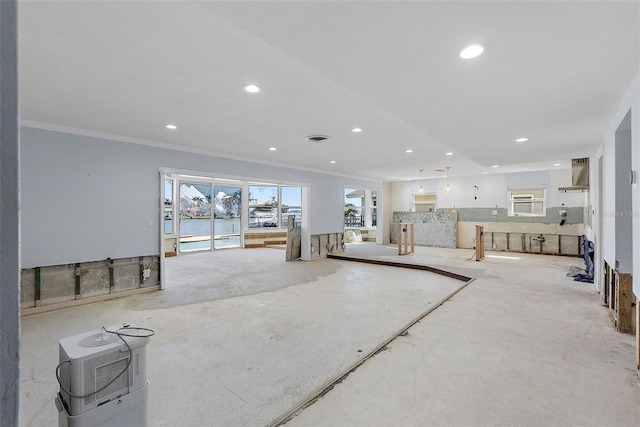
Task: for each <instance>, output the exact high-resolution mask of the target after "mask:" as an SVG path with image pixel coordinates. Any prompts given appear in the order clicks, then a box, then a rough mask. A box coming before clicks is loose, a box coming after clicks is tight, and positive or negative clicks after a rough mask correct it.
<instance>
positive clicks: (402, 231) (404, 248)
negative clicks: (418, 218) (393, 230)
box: [398, 223, 415, 255]
mask: <svg viewBox="0 0 640 427" xmlns="http://www.w3.org/2000/svg"><path fill="white" fill-rule="evenodd" d="M409 243H411V251H409ZM414 251H415V240H414V237H413V223H400V224H398V255H407V254H410V253H413V252H414Z"/></svg>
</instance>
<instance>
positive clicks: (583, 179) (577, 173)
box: [558, 157, 589, 191]
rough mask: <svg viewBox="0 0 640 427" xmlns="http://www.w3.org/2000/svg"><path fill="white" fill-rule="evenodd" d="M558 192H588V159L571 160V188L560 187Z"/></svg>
mask: <svg viewBox="0 0 640 427" xmlns="http://www.w3.org/2000/svg"><path fill="white" fill-rule="evenodd" d="M558 190H560V191H589V158H588V157H583V158H582V159H573V160H571V187H560V188H558Z"/></svg>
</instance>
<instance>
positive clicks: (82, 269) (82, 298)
mask: <svg viewBox="0 0 640 427" xmlns="http://www.w3.org/2000/svg"><path fill="white" fill-rule="evenodd" d="M156 289H160V258H159V256H158V255H152V256H141V257H132V258H120V259H110V258H107V259H106V260H104V261H93V262H83V263H77V264H64V265H53V266H47V267H35V268H25V269H23V270H22V272H21V284H20V308H21V314H22V315H26V314H33V313H37V312H41V311H49V310H52V309H57V308H64V307H69V306H72V305H78V304H85V303H90V302H96V301H103V300H107V299H112V298H118V297H121V296H125V295H130V294H132V293H138V292H146V291H151V290H156Z"/></svg>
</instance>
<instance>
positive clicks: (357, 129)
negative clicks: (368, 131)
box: [351, 128, 362, 133]
mask: <svg viewBox="0 0 640 427" xmlns="http://www.w3.org/2000/svg"><path fill="white" fill-rule="evenodd" d="M351 132H353V133H360V132H362V128H353V129H351Z"/></svg>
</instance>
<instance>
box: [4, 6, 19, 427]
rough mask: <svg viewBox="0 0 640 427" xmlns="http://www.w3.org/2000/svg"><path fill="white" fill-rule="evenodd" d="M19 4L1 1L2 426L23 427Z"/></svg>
mask: <svg viewBox="0 0 640 427" xmlns="http://www.w3.org/2000/svg"><path fill="white" fill-rule="evenodd" d="M16 11H17V2H16V1H15V0H2V1H0V242H1V243H0V245H1V246H0V330H1V331H2V333H1V334H0V427H10V426H11V427H13V426H17V425H18V410H19V397H20V389H19V385H20V213H19V177H20V173H19V172H20V168H19V165H20V157H19V147H20V143H19V128H18V111H19V108H18V63H17V60H18V57H17V17H16Z"/></svg>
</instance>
